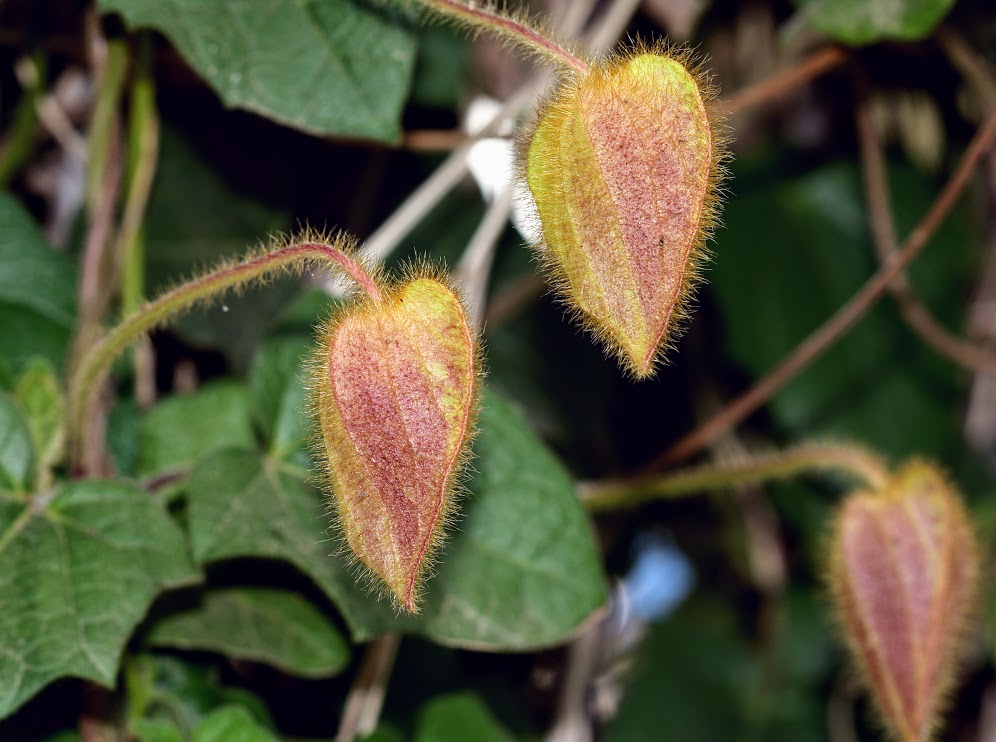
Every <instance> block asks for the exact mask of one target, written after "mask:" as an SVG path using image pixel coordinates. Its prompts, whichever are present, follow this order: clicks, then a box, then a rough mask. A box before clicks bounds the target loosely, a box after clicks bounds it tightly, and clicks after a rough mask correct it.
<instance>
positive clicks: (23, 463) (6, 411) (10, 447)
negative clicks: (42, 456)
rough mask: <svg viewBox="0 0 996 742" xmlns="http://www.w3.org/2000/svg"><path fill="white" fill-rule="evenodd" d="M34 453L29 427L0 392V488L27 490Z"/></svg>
mask: <svg viewBox="0 0 996 742" xmlns="http://www.w3.org/2000/svg"><path fill="white" fill-rule="evenodd" d="M34 455H35V454H34V449H33V447H32V444H31V430H30V429H29V428H28V425H27V424H26V423H25V421H24V418H23V417H21V413H20V412H19V411H18V409H17V407H16V406H15V405H14V403H13V402H12V401H11V400H10V398H9V397H7V395H5V394H0V491H3V490H11V491H13V492H22V493H23V492H26V491H27V490H28V489H30V487H31V466H32V462H33V461H34Z"/></svg>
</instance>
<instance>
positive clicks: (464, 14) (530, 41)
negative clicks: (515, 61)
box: [418, 0, 588, 74]
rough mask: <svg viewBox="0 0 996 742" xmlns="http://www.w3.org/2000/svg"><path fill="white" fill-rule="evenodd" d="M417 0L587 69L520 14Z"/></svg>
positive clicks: (454, 0)
mask: <svg viewBox="0 0 996 742" xmlns="http://www.w3.org/2000/svg"><path fill="white" fill-rule="evenodd" d="M418 1H419V3H420V4H421V5H423V6H425V7H426V8H428V9H429V10H431V11H433V12H434V13H438V14H439V15H442V16H444V17H446V18H450V19H451V20H454V21H456V22H457V23H462V24H466V25H468V26H471V27H473V28H478V29H481V30H484V31H490V32H491V33H494V34H497V35H498V36H501V37H502V38H504V39H507V40H508V41H511V42H513V43H515V44H518V45H519V46H521V47H525V48H526V49H528V50H529V51H531V52H534V53H536V54H538V55H539V56H541V57H544V58H546V59H549V60H550V61H552V62H556V63H557V64H560V65H563V66H564V67H568V68H570V69H573V70H574V71H575V72H580V73H582V74H584V73H586V72H587V71H588V64H587V62H585V61H584V60H583V59H581V58H580V57H579V56H577V55H576V54H574V53H573V52H572V51H570V50H569V49H568V48H567V47H566V46H564V45H562V44H559V43H557V42H556V41H554V40H553V39H552V38H550V35H549V34H547V33H545V32H544V31H542V30H540V29H538V28H535V27H534V24H533V23H531V22H529V21H528V20H527V19H526V18H524V17H522V16H516V15H505V14H504V13H501V12H499V11H498V10H496V9H495V8H494V7H493V6H492V5H490V4H487V5H483V6H478V5H476V4H475V3H473V2H471V3H463V2H460V1H459V0H418Z"/></svg>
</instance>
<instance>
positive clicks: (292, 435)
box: [249, 338, 311, 460]
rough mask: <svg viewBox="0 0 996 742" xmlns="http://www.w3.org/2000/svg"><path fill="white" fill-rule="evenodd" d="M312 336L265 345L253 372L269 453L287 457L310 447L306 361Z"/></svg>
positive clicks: (255, 404) (255, 408) (257, 413)
mask: <svg viewBox="0 0 996 742" xmlns="http://www.w3.org/2000/svg"><path fill="white" fill-rule="evenodd" d="M310 344H311V339H310V338H283V339H281V340H276V341H270V342H268V343H266V344H264V345H263V347H262V348H261V349H260V352H259V355H258V356H257V357H256V361H255V363H254V364H253V367H252V372H251V373H250V375H249V391H250V394H251V396H252V413H253V420H254V421H255V422H256V425H257V427H258V428H259V429H260V431H261V432H262V434H263V439H264V440H265V441H267V447H268V453H269V455H270V456H272V457H274V458H276V459H281V460H284V459H287V458H289V457H290V456H291V455H293V454H294V453H296V452H301V451H303V450H304V449H306V448H307V443H308V439H309V437H310V434H311V433H310V427H309V425H308V421H307V416H306V414H305V411H306V409H307V404H308V402H307V388H306V387H307V384H308V378H307V372H306V371H305V370H304V368H303V362H304V360H305V358H306V356H307V354H308V352H309V346H310Z"/></svg>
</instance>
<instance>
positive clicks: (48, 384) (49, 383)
mask: <svg viewBox="0 0 996 742" xmlns="http://www.w3.org/2000/svg"><path fill="white" fill-rule="evenodd" d="M13 397H14V402H15V404H16V405H17V407H18V408H19V409H20V410H21V414H22V415H24V420H25V422H26V423H27V425H28V430H29V431H30V432H31V442H32V444H33V446H34V451H35V457H36V459H37V462H36V463H37V466H38V468H39V469H41V470H44V469H48V468H49V467H52V466H54V465H55V464H58V463H59V462H60V461H62V455H63V452H64V446H65V432H66V431H65V400H63V398H62V389H61V387H60V386H59V379H58V377H57V376H56V375H55V371H54V370H53V369H52V366H51V365H50V364H49V363H48V361H46V360H44V359H41V358H39V359H35V360H34V361H31V362H30V363H29V365H28V367H27V368H25V369H24V372H23V373H22V374H21V375H20V377H18V379H17V383H16V384H15V385H14V391H13ZM0 446H2V444H0Z"/></svg>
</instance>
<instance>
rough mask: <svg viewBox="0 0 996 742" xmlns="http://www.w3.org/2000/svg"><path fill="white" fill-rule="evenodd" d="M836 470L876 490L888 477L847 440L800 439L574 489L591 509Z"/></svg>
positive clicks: (876, 458)
mask: <svg viewBox="0 0 996 742" xmlns="http://www.w3.org/2000/svg"><path fill="white" fill-rule="evenodd" d="M828 471H829V472H842V473H845V474H849V475H851V476H853V477H854V478H855V479H858V480H859V481H861V482H863V483H864V484H865V485H866V486H868V487H871V488H872V489H875V490H878V489H881V488H882V487H884V486H885V484H886V482H887V481H888V479H889V470H888V467H887V466H886V465H885V462H884V461H882V459H881V458H880V457H879V456H877V455H875V454H874V453H872V452H871V451H868V450H867V449H864V448H861V447H860V446H857V445H853V444H847V443H803V444H801V445H799V446H795V447H793V448H789V449H786V450H784V451H778V452H776V453H771V454H764V455H761V456H757V457H755V458H752V459H748V460H745V461H738V462H734V463H727V464H719V465H707V466H701V467H694V468H690V469H682V470H679V471H675V472H671V473H668V474H664V475H657V476H653V477H641V478H639V479H630V480H626V479H621V480H611V481H603V482H582V483H581V484H580V485H579V494H580V497H581V500H582V502H583V503H584V505H585V507H587V508H588V509H589V510H591V511H593V512H601V511H606V510H617V509H620V508H628V507H634V506H636V505H640V504H643V503H645V502H650V501H652V500H666V499H671V498H677V497H685V496H687V495H694V494H697V493H700V492H706V491H709V490H716V489H722V488H724V487H732V486H736V485H744V484H755V483H758V482H764V481H769V480H774V479H787V478H788V477H793V476H796V475H799V474H804V473H808V472H828Z"/></svg>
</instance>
